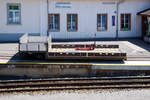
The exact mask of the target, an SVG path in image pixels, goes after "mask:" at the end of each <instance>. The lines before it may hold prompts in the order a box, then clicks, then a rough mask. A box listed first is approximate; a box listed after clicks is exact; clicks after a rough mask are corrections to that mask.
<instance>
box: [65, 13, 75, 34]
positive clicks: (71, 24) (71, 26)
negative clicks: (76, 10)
mask: <svg viewBox="0 0 150 100" xmlns="http://www.w3.org/2000/svg"><path fill="white" fill-rule="evenodd" d="M69 15H70V16H71V19H70V21H71V22H68V16H69ZM73 15H75V16H76V17H77V18H76V21H75V22H73ZM77 21H78V14H67V31H77V30H78V22H77ZM73 24H75V25H73ZM69 25H70V29H69ZM73 26H75V27H76V29H73Z"/></svg>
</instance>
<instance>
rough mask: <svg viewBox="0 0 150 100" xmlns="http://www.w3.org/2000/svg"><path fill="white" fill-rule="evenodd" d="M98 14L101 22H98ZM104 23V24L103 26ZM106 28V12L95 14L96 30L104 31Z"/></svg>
mask: <svg viewBox="0 0 150 100" xmlns="http://www.w3.org/2000/svg"><path fill="white" fill-rule="evenodd" d="M99 16H100V19H101V23H99ZM103 16H105V17H106V19H105V21H104V20H103ZM103 23H105V25H106V26H103ZM106 30H107V14H97V31H106Z"/></svg>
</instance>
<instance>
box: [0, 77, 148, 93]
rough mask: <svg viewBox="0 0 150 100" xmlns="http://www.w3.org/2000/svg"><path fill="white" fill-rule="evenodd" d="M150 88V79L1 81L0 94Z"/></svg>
mask: <svg viewBox="0 0 150 100" xmlns="http://www.w3.org/2000/svg"><path fill="white" fill-rule="evenodd" d="M112 88H117V89H123V88H150V77H131V78H125V77H123V78H56V79H34V80H10V81H0V93H3V92H21V91H23V92H25V91H41V90H42V91H45V90H74V89H77V90H80V89H112Z"/></svg>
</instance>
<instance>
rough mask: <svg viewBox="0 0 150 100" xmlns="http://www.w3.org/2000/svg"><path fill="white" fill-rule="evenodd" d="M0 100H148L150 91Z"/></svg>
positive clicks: (4, 99)
mask: <svg viewBox="0 0 150 100" xmlns="http://www.w3.org/2000/svg"><path fill="white" fill-rule="evenodd" d="M0 100H150V89H138V90H97V91H95V90H93V91H92V90H90V91H62V92H56V91H55V92H34V93H19V94H17V93H13V94H3V95H0Z"/></svg>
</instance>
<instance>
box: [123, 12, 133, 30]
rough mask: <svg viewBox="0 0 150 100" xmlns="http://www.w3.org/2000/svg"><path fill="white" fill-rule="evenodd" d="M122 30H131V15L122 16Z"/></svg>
mask: <svg viewBox="0 0 150 100" xmlns="http://www.w3.org/2000/svg"><path fill="white" fill-rule="evenodd" d="M121 30H123V31H128V30H131V14H121Z"/></svg>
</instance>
